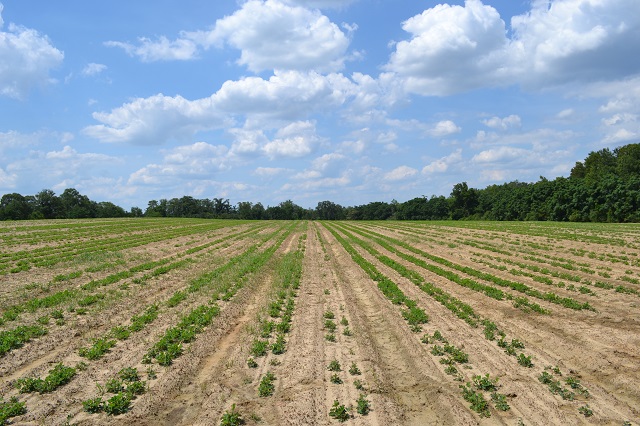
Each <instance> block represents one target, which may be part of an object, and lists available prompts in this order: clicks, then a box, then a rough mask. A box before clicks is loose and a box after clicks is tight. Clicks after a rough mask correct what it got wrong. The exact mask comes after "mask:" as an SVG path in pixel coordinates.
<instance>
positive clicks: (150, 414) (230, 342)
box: [0, 219, 640, 425]
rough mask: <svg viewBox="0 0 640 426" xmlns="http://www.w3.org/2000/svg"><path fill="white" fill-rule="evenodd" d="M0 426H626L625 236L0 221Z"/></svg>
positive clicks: (634, 286)
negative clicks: (11, 425) (341, 425)
mask: <svg viewBox="0 0 640 426" xmlns="http://www.w3.org/2000/svg"><path fill="white" fill-rule="evenodd" d="M0 318H1V319H0V375H1V376H2V381H1V384H0V395H2V401H1V402H0V424H2V423H3V422H7V423H15V424H33V425H41V424H45V425H62V424H87V425H93V424H105V425H106V424H108V425H118V424H136V425H163V424H164V425H212V424H225V425H234V424H239V423H238V417H241V418H242V419H243V421H244V424H247V425H253V424H257V425H302V424H308V425H326V424H338V423H339V422H341V421H344V422H345V423H346V424H357V425H369V424H371V425H431V424H434V425H473V424H481V425H491V424H506V425H519V424H526V425H547V424H553V425H560V424H563V425H564V424H568V425H574V424H597V425H623V424H634V425H638V424H640V423H639V422H640V386H639V385H638V383H640V226H638V225H602V224H554V223H489V222H437V223H436V222H241V221H214V220H191V219H128V220H87V221H35V222H4V223H0Z"/></svg>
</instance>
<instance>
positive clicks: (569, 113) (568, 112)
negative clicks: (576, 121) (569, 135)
mask: <svg viewBox="0 0 640 426" xmlns="http://www.w3.org/2000/svg"><path fill="white" fill-rule="evenodd" d="M574 115H575V110H574V109H573V108H567V109H563V110H562V111H560V112H559V113H557V114H556V118H557V119H559V120H568V119H570V118H571V117H573V116H574Z"/></svg>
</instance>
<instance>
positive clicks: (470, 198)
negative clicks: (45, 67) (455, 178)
mask: <svg viewBox="0 0 640 426" xmlns="http://www.w3.org/2000/svg"><path fill="white" fill-rule="evenodd" d="M450 199H451V218H452V219H454V220H458V219H462V218H467V217H469V216H471V215H472V214H474V213H475V210H476V207H478V204H479V203H478V190H477V189H474V188H469V186H468V185H467V182H462V183H457V184H455V185H454V187H453V190H452V191H451V198H450Z"/></svg>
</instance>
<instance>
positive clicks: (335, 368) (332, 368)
mask: <svg viewBox="0 0 640 426" xmlns="http://www.w3.org/2000/svg"><path fill="white" fill-rule="evenodd" d="M327 370H329V371H342V368H341V367H340V363H339V362H338V360H337V359H334V360H333V361H331V362H330V363H329V365H328V366H327Z"/></svg>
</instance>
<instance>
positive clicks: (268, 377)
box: [258, 371, 276, 397]
mask: <svg viewBox="0 0 640 426" xmlns="http://www.w3.org/2000/svg"><path fill="white" fill-rule="evenodd" d="M275 380H276V376H275V375H274V374H273V373H272V372H270V371H267V374H265V375H264V377H263V378H262V380H260V385H258V395H259V396H261V397H267V396H271V395H273V392H275V390H276V387H275V385H274V384H273V382H274V381H275Z"/></svg>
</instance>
